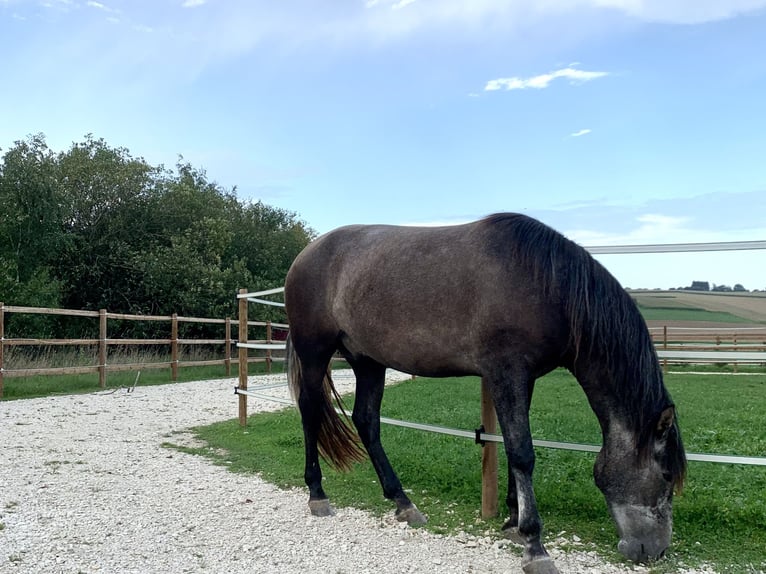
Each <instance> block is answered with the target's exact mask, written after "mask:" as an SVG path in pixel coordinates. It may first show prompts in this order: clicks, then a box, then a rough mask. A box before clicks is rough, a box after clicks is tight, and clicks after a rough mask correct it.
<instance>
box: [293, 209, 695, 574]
mask: <svg viewBox="0 0 766 574" xmlns="http://www.w3.org/2000/svg"><path fill="white" fill-rule="evenodd" d="M285 303H286V306H287V314H288V317H289V321H290V342H289V345H288V350H289V352H290V355H291V357H290V360H289V363H290V365H291V367H290V371H289V372H290V382H291V388H292V390H293V394H294V396H295V397H296V399H297V401H298V405H299V408H300V412H301V416H302V420H303V432H304V438H305V448H306V471H305V479H306V484H307V485H308V487H309V493H310V499H309V505H310V508H311V511H312V513H313V514H315V515H327V514H330V513H331V509H330V505H329V502H328V500H327V496H326V495H325V492H324V490H323V489H322V473H321V469H320V467H319V454H320V452H321V453H322V455H323V456H324V458H326V459H327V460H329V461H330V462H332V463H333V464H335V465H336V466H338V467H340V468H346V467H348V466H349V465H350V463H351V462H352V461H354V460H358V459H359V458H360V456H362V455H363V451H361V449H360V447H359V446H358V443H357V442H356V436H355V434H354V432H353V431H352V430H351V429H350V428H349V427H348V426H347V425H346V424H345V423H344V422H343V420H342V419H341V418H340V417H338V415H337V414H336V412H335V411H334V409H333V405H332V396H331V395H333V394H336V393H335V389H334V387H333V386H332V381H331V379H330V378H329V377H328V376H327V367H328V363H329V361H330V358H331V357H332V355H333V354H334V353H335V352H336V351H340V353H341V354H342V355H343V356H344V357H345V358H346V359H347V360H348V362H349V364H350V365H351V367H352V369H353V370H354V373H355V375H356V399H355V402H354V410H353V415H352V420H353V422H354V425H355V426H356V429H357V431H358V435H359V438H361V441H362V443H363V445H364V447H365V449H366V450H367V453H368V454H369V456H370V459H371V460H372V463H373V465H374V467H375V470H376V471H377V473H378V476H379V477H380V482H381V485H382V487H383V493H384V495H385V496H386V497H387V498H389V499H391V500H393V501H394V502H395V503H396V515H397V517H398V518H399V519H400V520H406V521H407V522H409V523H410V524H419V523H423V522H424V521H425V517H424V516H423V515H422V514H421V513H420V512H419V511H418V509H417V508H416V507H415V505H414V504H413V503H412V502H411V501H410V499H409V498H408V497H407V495H406V494H405V493H404V491H403V489H402V485H401V483H400V482H399V479H398V478H397V476H396V474H395V472H394V470H393V468H392V467H391V464H390V463H389V460H388V458H387V456H386V454H385V452H384V450H383V446H382V445H381V442H380V405H381V400H382V397H383V386H384V375H385V369H386V367H392V368H394V369H398V370H401V371H405V372H407V373H412V374H416V375H421V376H427V377H446V376H462V375H478V376H480V377H482V379H483V380H484V381H485V382H486V383H487V384H488V387H489V389H490V392H491V396H492V399H493V401H494V404H495V409H496V411H497V417H498V422H499V424H500V428H501V429H502V433H503V439H504V443H505V452H506V454H507V457H508V477H509V478H508V498H507V504H508V509H509V511H510V518H509V520H508V521H507V523H506V524H505V526H504V527H503V528H504V529H505V530H507V531H508V533H509V535H510V536H511V537H512V538H514V539H515V540H517V541H520V542H521V543H522V544H524V546H525V550H524V562H523V563H524V570H525V571H526V572H533V573H536V574H537V573H549V572H557V570H556V568H555V566H554V565H553V562H552V561H551V559H550V558H549V556H548V554H547V552H546V551H545V548H544V547H543V545H542V543H541V541H540V531H541V523H540V517H539V515H538V512H537V506H536V502H535V495H534V492H533V489H532V470H533V467H534V463H535V454H534V449H533V446H532V437H531V436H530V430H529V416H528V412H529V405H530V400H531V397H532V391H533V388H534V384H535V380H536V379H537V378H538V377H541V376H542V375H544V374H546V373H548V372H550V371H551V370H552V369H554V368H556V367H559V366H563V367H566V368H567V369H569V370H570V371H571V372H572V373H573V374H574V376H575V377H576V378H577V380H578V381H579V383H580V385H581V386H582V388H583V390H584V391H585V393H586V395H587V397H588V400H589V402H590V405H591V407H592V409H593V411H594V412H595V414H596V416H597V417H598V420H599V423H600V424H601V430H602V434H603V447H602V449H601V452H600V453H599V454H598V456H597V458H596V464H595V467H594V477H595V481H596V485H597V486H598V487H599V489H600V490H601V491H602V492H603V494H604V497H605V498H606V502H607V504H608V506H609V510H610V512H611V515H612V517H613V519H614V521H615V523H616V525H617V531H618V534H619V537H620V542H619V544H618V548H619V550H620V552H622V553H623V554H624V555H625V556H627V557H628V558H630V559H632V560H634V561H646V560H654V559H657V558H659V557H660V556H662V554H663V553H664V552H665V550H666V548H667V547H668V545H669V544H670V538H671V531H672V522H673V520H672V498H673V491H674V489H676V490H677V489H680V488H681V487H682V485H683V480H684V476H685V472H686V457H685V454H684V449H683V445H682V442H681V436H680V433H679V430H678V426H677V423H676V419H675V407H674V405H673V402H672V400H671V398H670V395H669V394H668V391H667V390H666V388H665V386H664V384H663V381H662V372H661V369H660V367H659V364H658V361H657V356H656V353H655V351H654V347H653V345H652V341H651V338H650V336H649V333H648V330H647V328H646V324H645V323H644V321H643V319H642V317H641V315H640V314H639V312H638V309H637V308H636V306H635V304H634V303H633V301H632V300H631V298H630V297H629V296H628V294H627V293H626V292H625V291H624V290H623V289H622V287H620V285H619V283H618V282H617V280H616V279H615V278H614V277H612V275H610V274H609V273H608V272H607V271H606V270H605V269H604V268H603V267H602V266H601V265H600V264H599V263H598V262H596V261H595V260H594V259H593V258H592V257H591V256H590V254H588V253H587V251H585V250H584V249H583V248H581V247H579V246H578V245H576V244H575V243H573V242H571V241H569V240H568V239H566V238H565V237H563V236H562V235H560V234H559V233H557V232H556V231H554V230H552V229H550V228H549V227H546V226H545V225H543V224H541V223H540V222H538V221H535V220H534V219H530V218H528V217H526V216H523V215H518V214H497V215H493V216H490V217H487V218H485V219H483V220H481V221H478V222H475V223H470V224H466V225H460V226H454V227H439V228H416V227H394V226H384V225H373V226H351V227H344V228H341V229H337V230H335V231H333V232H331V233H328V234H326V235H324V236H322V237H320V238H319V239H317V240H316V241H314V242H313V243H312V244H311V245H309V246H308V247H307V248H306V249H305V250H304V251H303V252H302V253H301V254H300V255H299V256H298V258H297V259H296V260H295V262H294V264H293V266H292V268H291V269H290V272H289V273H288V276H287V280H286V283H285Z"/></svg>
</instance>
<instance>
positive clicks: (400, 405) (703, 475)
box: [186, 371, 766, 573]
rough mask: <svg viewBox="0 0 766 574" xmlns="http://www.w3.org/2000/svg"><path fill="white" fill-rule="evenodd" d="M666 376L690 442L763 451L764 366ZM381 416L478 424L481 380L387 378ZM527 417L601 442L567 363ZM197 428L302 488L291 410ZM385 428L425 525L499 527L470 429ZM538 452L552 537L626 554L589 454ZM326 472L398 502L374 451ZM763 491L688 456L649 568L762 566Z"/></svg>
mask: <svg viewBox="0 0 766 574" xmlns="http://www.w3.org/2000/svg"><path fill="white" fill-rule="evenodd" d="M666 380H667V384H668V387H669V388H670V390H671V392H672V393H673V396H674V398H675V400H676V402H677V403H678V404H679V405H680V421H681V425H682V431H683V434H684V438H685V441H686V444H687V449H688V450H689V451H694V452H700V451H702V452H714V453H719V454H741V455H751V456H764V454H766V420H765V419H764V417H763V412H764V407H765V405H766V398H765V397H766V375H764V376H752V377H735V376H731V375H721V376H720V377H710V376H696V375H691V374H687V375H669V376H668V377H667V379H666ZM383 415H384V416H389V417H394V418H404V419H407V420H414V421H418V422H426V423H433V424H441V425H445V426H450V427H454V428H462V429H473V428H475V427H476V426H478V417H479V384H478V381H477V380H475V379H443V380H439V381H431V380H427V379H416V380H414V381H406V382H404V383H401V384H399V385H396V386H394V387H391V388H389V389H387V391H386V397H385V399H384V409H383ZM531 420H532V423H531V424H532V429H533V433H534V435H535V437H536V438H541V439H549V440H564V441H573V442H585V443H595V444H598V443H599V442H600V431H599V427H598V424H597V421H596V418H595V416H594V415H593V414H592V412H591V410H590V409H589V407H588V405H587V401H586V399H585V396H584V394H583V393H582V391H581V389H580V388H579V385H577V383H576V382H575V381H574V379H573V378H572V377H571V376H570V375H569V374H568V373H566V372H564V371H556V372H554V373H552V374H551V375H549V376H548V377H545V378H544V379H542V380H541V381H540V382H539V383H538V385H537V389H536V393H535V399H534V401H533V405H532V412H531ZM195 432H196V434H197V436H198V437H199V438H200V439H202V440H203V441H205V442H206V443H207V445H208V447H206V448H201V449H186V450H187V451H189V452H194V453H197V454H203V455H205V456H209V457H211V458H212V459H213V460H215V461H216V462H218V463H222V464H224V463H225V464H226V465H227V466H228V467H229V468H230V469H231V470H232V471H234V472H244V473H260V475H261V476H263V478H265V479H266V480H269V481H271V482H273V483H275V484H277V485H279V486H281V487H285V488H289V487H302V488H303V487H304V486H303V481H302V474H303V444H302V443H303V440H302V433H301V430H300V420H299V416H298V414H297V412H296V410H295V409H292V408H291V409H287V410H284V411H280V412H277V413H262V414H257V415H254V416H252V417H251V418H250V421H249V425H248V428H247V429H246V430H243V429H241V428H240V427H239V426H238V424H237V422H236V421H226V422H222V423H218V424H215V425H211V426H207V427H202V428H199V429H196V431H195ZM382 435H383V442H384V445H385V446H386V448H387V451H388V453H389V456H390V458H391V460H392V463H393V465H394V467H395V468H396V469H397V471H398V473H399V476H400V478H401V480H402V483H403V484H404V485H405V488H407V489H409V490H410V491H411V496H412V498H413V501H414V502H415V503H416V504H417V505H418V506H419V508H420V509H421V510H422V511H423V512H424V513H426V514H427V515H428V516H429V525H428V526H427V528H429V529H431V530H433V531H435V532H439V533H454V532H457V531H465V532H468V533H473V534H477V535H487V534H491V535H496V533H497V532H498V530H499V528H500V526H501V524H502V518H497V519H491V520H482V519H481V518H480V516H479V509H480V506H481V493H480V459H481V449H480V448H479V447H477V446H476V445H475V444H473V442H472V441H468V440H465V439H460V438H454V437H449V436H443V435H434V434H430V433H423V432H419V431H415V430H410V429H403V428H399V427H390V426H384V427H383V431H382ZM537 457H538V458H537V469H536V471H535V490H536V493H537V497H538V503H539V508H540V512H541V515H542V517H543V520H544V522H545V525H546V526H545V528H546V534H547V536H548V537H549V538H550V537H556V536H558V534H559V533H560V532H562V531H566V532H567V533H570V534H577V536H578V537H579V538H580V539H582V540H583V541H585V543H588V544H590V543H591V542H592V543H593V544H594V545H595V547H594V549H595V550H596V551H598V552H599V553H600V554H602V555H603V556H605V557H606V558H607V559H609V560H613V561H620V560H621V558H620V557H619V555H618V554H617V553H616V551H615V543H616V534H615V530H614V526H613V524H612V522H611V520H610V519H609V517H608V513H607V510H606V505H605V503H604V499H603V496H602V495H601V493H600V492H599V491H598V490H597V488H596V487H595V485H594V484H593V479H592V465H593V460H594V455H593V454H590V453H573V452H565V451H555V450H549V449H538V450H537ZM503 458H504V457H501V464H500V467H501V476H500V484H501V492H500V498H501V508H504V502H503V501H504V497H505V493H504V490H505V488H504V486H502V485H504V484H505V483H506V480H507V478H506V473H505V469H504V466H505V462H504V460H503ZM326 466H327V465H325V467H326ZM325 478H326V480H325V488H326V490H327V492H328V494H329V496H330V498H331V500H332V502H333V504H335V505H336V506H354V507H358V508H362V509H366V510H368V511H370V512H372V513H374V514H384V513H387V512H391V510H392V505H391V503H390V502H388V501H386V500H384V499H383V496H382V493H381V490H380V487H379V486H378V483H377V477H376V475H375V473H374V471H373V469H372V467H371V465H370V463H369V462H365V463H361V464H359V465H357V467H356V468H355V469H354V470H353V471H352V472H350V473H337V472H334V471H332V470H329V469H326V471H325ZM764 492H766V468H764V467H746V466H737V465H714V464H711V463H698V462H691V463H690V468H689V480H688V483H687V487H686V490H685V491H684V493H683V495H682V496H680V497H677V498H676V502H675V531H674V538H673V545H672V547H671V551H670V553H669V556H668V558H667V559H666V560H664V561H662V562H660V563H658V564H657V565H655V566H654V567H653V570H654V571H655V572H658V573H660V572H673V571H675V570H676V569H678V568H679V567H680V566H682V565H685V566H687V567H689V566H695V565H699V564H702V563H709V564H714V565H715V566H716V568H717V569H718V570H719V571H721V572H757V571H758V570H759V569H760V570H763V569H764V568H766V560H765V559H764V552H763V549H764V548H766V498H765V497H764V496H763V493H764ZM567 536H569V534H568V535H567ZM575 546H576V545H575ZM584 548H590V547H584ZM511 551H517V550H515V549H514V550H511Z"/></svg>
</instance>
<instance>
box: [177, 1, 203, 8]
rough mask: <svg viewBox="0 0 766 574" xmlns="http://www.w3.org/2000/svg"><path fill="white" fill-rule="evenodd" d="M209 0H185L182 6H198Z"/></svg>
mask: <svg viewBox="0 0 766 574" xmlns="http://www.w3.org/2000/svg"><path fill="white" fill-rule="evenodd" d="M206 1H207V0H184V3H183V4H181V7H182V8H196V7H197V6H202V5H203V4H205V2H206Z"/></svg>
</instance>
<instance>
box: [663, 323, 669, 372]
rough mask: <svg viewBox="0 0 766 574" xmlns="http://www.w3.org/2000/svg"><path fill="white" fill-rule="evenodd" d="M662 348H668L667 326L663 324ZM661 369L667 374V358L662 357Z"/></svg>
mask: <svg viewBox="0 0 766 574" xmlns="http://www.w3.org/2000/svg"><path fill="white" fill-rule="evenodd" d="M662 348H663V349H665V350H666V351H667V350H668V326H667V325H663V326H662ZM662 371H663V372H664V373H665V374H666V375H667V374H668V360H667V359H662Z"/></svg>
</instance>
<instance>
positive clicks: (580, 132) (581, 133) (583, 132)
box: [569, 128, 591, 138]
mask: <svg viewBox="0 0 766 574" xmlns="http://www.w3.org/2000/svg"><path fill="white" fill-rule="evenodd" d="M590 132H591V130H589V129H588V128H585V129H583V130H578V131H576V132H574V133H571V134H569V137H570V138H579V137H580V136H584V135H588V134H589V133H590Z"/></svg>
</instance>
